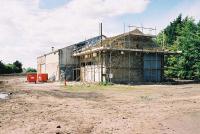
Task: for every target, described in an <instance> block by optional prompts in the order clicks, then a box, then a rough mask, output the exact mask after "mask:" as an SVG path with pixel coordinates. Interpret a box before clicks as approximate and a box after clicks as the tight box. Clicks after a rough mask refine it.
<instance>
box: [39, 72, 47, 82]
mask: <svg viewBox="0 0 200 134" xmlns="http://www.w3.org/2000/svg"><path fill="white" fill-rule="evenodd" d="M47 80H48V74H38V81H39V82H47Z"/></svg>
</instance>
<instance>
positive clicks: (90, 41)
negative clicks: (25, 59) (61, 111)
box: [37, 35, 106, 58]
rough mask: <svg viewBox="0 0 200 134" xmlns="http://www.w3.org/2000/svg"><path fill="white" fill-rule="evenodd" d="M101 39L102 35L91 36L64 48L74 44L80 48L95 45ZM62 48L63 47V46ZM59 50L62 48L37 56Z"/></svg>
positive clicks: (103, 36)
mask: <svg viewBox="0 0 200 134" xmlns="http://www.w3.org/2000/svg"><path fill="white" fill-rule="evenodd" d="M102 38H103V39H105V38H106V36H105V35H102ZM100 40H101V36H96V37H92V38H89V39H87V40H85V41H81V42H78V43H75V44H72V45H69V46H66V47H64V48H67V47H71V46H74V47H76V49H79V48H82V47H83V46H87V45H90V46H93V45H95V44H97V43H98V42H99V41H100ZM61 49H63V48H61ZM59 50H60V49H57V50H54V51H52V52H49V53H46V54H43V55H41V56H38V57H37V58H40V57H43V56H46V55H50V54H52V53H56V52H58V51H59Z"/></svg>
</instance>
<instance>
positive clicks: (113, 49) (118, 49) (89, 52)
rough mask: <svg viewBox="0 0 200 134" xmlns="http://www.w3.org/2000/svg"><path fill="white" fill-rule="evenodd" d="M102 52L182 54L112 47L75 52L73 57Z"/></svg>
mask: <svg viewBox="0 0 200 134" xmlns="http://www.w3.org/2000/svg"><path fill="white" fill-rule="evenodd" d="M101 51H129V52H141V53H160V54H164V55H174V54H180V53H181V52H180V51H177V52H172V51H162V50H158V49H153V50H150V49H126V48H112V47H103V46H102V47H97V48H92V49H87V50H85V51H81V52H75V53H73V56H82V55H86V54H91V53H95V52H101Z"/></svg>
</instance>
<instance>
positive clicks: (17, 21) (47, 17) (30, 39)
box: [0, 0, 200, 67]
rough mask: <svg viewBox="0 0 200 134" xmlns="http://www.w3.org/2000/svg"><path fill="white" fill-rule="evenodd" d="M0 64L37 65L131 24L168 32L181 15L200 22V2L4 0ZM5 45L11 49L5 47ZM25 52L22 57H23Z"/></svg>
mask: <svg viewBox="0 0 200 134" xmlns="http://www.w3.org/2000/svg"><path fill="white" fill-rule="evenodd" d="M0 5H1V8H0V31H1V33H3V34H2V35H1V36H0V48H4V49H0V60H3V62H5V63H9V62H10V63H12V62H13V61H14V60H16V59H17V60H19V61H22V62H23V64H24V67H29V66H33V67H36V57H37V56H40V55H42V54H44V53H47V52H49V51H51V47H52V46H54V47H55V49H59V48H62V47H65V46H68V45H71V44H73V43H76V42H79V41H82V40H85V39H88V38H91V37H94V36H97V35H99V23H100V22H103V34H104V35H106V36H108V37H109V36H114V35H117V34H121V33H123V31H124V28H123V26H124V24H125V25H126V31H127V28H128V25H137V26H141V25H143V26H144V27H153V28H155V27H156V28H157V32H156V33H158V32H159V31H161V30H162V29H163V28H165V27H166V26H167V25H168V24H169V23H170V21H173V20H174V19H175V18H176V17H177V16H178V15H179V14H180V13H182V14H183V16H187V15H189V16H192V17H193V18H194V19H196V20H197V21H198V20H200V10H199V9H200V8H199V7H200V0H5V1H4V0H0ZM5 44H6V45H5ZM19 52H20V54H19Z"/></svg>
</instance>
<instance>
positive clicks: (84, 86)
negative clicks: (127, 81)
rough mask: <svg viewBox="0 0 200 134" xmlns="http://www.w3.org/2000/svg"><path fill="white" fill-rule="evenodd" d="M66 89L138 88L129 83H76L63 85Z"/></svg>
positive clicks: (122, 89)
mask: <svg viewBox="0 0 200 134" xmlns="http://www.w3.org/2000/svg"><path fill="white" fill-rule="evenodd" d="M61 88H63V89H64V90H67V91H72V92H73V91H74V92H77V91H79V92H84V91H86V92H88V91H104V90H105V91H109V90H111V91H114V90H115V91H130V90H135V89H138V87H137V86H129V85H115V84H75V85H67V86H64V85H63V86H61Z"/></svg>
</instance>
